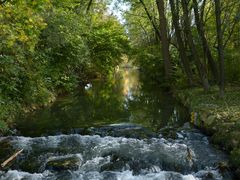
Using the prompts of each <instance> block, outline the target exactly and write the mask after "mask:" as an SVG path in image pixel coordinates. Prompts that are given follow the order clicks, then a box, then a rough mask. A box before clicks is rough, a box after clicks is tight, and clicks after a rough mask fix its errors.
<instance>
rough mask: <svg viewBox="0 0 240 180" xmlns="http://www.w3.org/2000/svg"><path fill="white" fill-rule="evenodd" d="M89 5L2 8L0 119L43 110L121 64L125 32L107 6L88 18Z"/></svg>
mask: <svg viewBox="0 0 240 180" xmlns="http://www.w3.org/2000/svg"><path fill="white" fill-rule="evenodd" d="M87 3H88V1H82V2H81V3H76V2H75V1H74V0H68V1H64V2H62V1H49V0H41V1H30V0H26V1H15V0H14V1H7V2H6V3H5V4H4V6H0V22H1V23H0V29H1V31H0V78H1V81H0V97H1V107H0V112H1V113H0V120H4V121H5V122H7V121H8V122H10V121H11V120H12V119H13V117H14V116H15V115H16V113H17V112H20V111H21V109H24V110H27V109H29V107H30V108H36V107H40V106H44V105H47V104H49V103H50V102H51V101H52V100H53V99H54V97H55V96H56V95H57V94H59V93H65V92H72V91H73V89H75V88H76V87H77V86H78V85H79V84H83V83H86V82H87V81H89V80H90V79H91V78H93V77H95V74H100V75H101V76H107V75H109V74H111V72H112V71H113V69H114V67H115V66H116V65H118V64H119V63H120V62H121V57H122V54H125V53H126V50H127V49H128V47H129V46H128V38H127V37H126V35H125V29H124V28H123V26H122V25H121V24H120V23H119V22H118V21H117V20H116V18H114V17H112V16H110V15H106V14H103V13H102V12H103V10H106V5H107V4H106V2H101V3H100V4H101V5H99V6H96V7H92V8H95V9H93V10H92V12H91V14H86V6H87ZM16 106H17V108H16ZM1 126H2V127H3V124H2V125H1Z"/></svg>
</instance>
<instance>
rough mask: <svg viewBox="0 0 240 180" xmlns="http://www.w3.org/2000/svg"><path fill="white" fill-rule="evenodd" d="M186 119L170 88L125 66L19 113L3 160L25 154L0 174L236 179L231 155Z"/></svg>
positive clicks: (4, 143)
mask: <svg viewBox="0 0 240 180" xmlns="http://www.w3.org/2000/svg"><path fill="white" fill-rule="evenodd" d="M188 120H189V115H188V112H187V110H186V109H185V108H184V107H183V106H182V105H181V104H179V103H178V102H177V101H176V100H175V99H174V98H173V97H172V96H171V95H170V93H167V92H163V91H161V90H160V88H158V87H156V85H155V86H153V85H151V81H145V82H144V81H141V80H140V78H139V72H138V71H137V70H136V69H133V68H125V69H121V70H120V71H119V72H118V73H116V74H115V75H114V77H113V78H111V79H109V80H105V81H96V82H93V83H92V84H88V85H87V86H86V87H85V88H83V89H79V90H77V91H76V92H75V93H74V94H73V95H69V96H67V97H61V98H59V99H58V100H57V101H56V102H55V103H54V104H53V105H52V106H51V107H50V108H46V109H42V110H39V111H37V112H34V113H32V114H30V115H29V114H28V115H27V116H26V115H22V116H21V117H19V118H18V121H16V127H17V131H18V133H19V134H18V136H10V137H2V138H0V161H1V162H2V161H3V160H4V159H6V157H8V156H9V155H11V154H13V153H14V152H16V150H19V149H23V153H22V154H21V155H20V156H18V158H17V159H16V160H15V161H13V162H11V163H10V164H9V165H8V167H6V168H4V169H3V171H0V179H67V180H68V179H83V180H85V179H89V180H92V179H96V180H98V179H110V180H111V179H113V180H115V179H122V180H125V179H126V180H133V179H137V180H138V179H140V180H141V179H142V180H145V179H167V180H168V179H169V180H170V179H231V173H230V172H229V171H227V170H225V169H224V168H223V166H222V164H224V163H225V162H226V161H227V160H228V157H227V155H225V154H224V153H223V152H221V151H219V150H217V149H215V148H214V147H212V146H211V145H210V144H209V142H208V138H207V137H206V136H204V135H203V134H201V133H200V132H199V131H198V130H196V129H194V128H192V127H191V126H190V125H189V123H187V122H188Z"/></svg>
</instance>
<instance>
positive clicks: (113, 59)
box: [87, 18, 129, 75]
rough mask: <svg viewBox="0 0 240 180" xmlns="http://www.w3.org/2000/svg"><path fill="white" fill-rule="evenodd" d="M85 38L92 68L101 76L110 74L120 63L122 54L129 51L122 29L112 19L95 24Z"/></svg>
mask: <svg viewBox="0 0 240 180" xmlns="http://www.w3.org/2000/svg"><path fill="white" fill-rule="evenodd" d="M95 21H99V19H95ZM87 38H88V40H87V44H88V47H89V50H90V55H91V60H92V61H91V62H92V64H93V68H94V69H95V70H96V71H98V72H100V73H101V74H105V75H106V74H109V73H111V72H112V71H113V70H114V69H113V68H114V67H116V66H117V65H118V64H120V63H121V62H122V59H121V58H122V54H124V53H125V54H126V53H127V50H128V49H129V45H128V39H127V37H126V36H125V35H124V28H123V27H122V26H121V25H120V23H119V22H118V21H117V20H116V19H114V18H111V19H108V20H105V21H103V22H100V23H99V22H96V25H95V26H93V27H92V30H91V33H90V34H89V36H88V37H87Z"/></svg>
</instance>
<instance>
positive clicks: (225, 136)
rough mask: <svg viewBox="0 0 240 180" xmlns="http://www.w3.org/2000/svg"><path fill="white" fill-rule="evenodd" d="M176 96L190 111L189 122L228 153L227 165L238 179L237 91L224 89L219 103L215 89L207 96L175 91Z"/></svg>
mask: <svg viewBox="0 0 240 180" xmlns="http://www.w3.org/2000/svg"><path fill="white" fill-rule="evenodd" d="M175 96H176V97H177V98H178V99H179V100H180V101H181V102H182V103H183V104H184V105H185V106H186V107H188V108H189V110H190V112H191V122H192V123H193V124H194V125H195V126H196V127H198V128H200V129H201V130H203V131H204V132H205V133H206V134H208V135H209V136H210V139H211V142H212V143H213V144H215V145H217V146H219V147H220V148H221V149H223V150H225V151H227V152H229V153H230V163H231V165H232V166H233V167H234V168H235V169H237V172H238V174H239V175H240V87H227V88H226V94H225V96H224V98H222V99H221V98H219V92H218V88H216V87H215V88H212V89H211V91H210V92H208V93H204V92H203V90H202V89H201V88H193V89H184V90H178V91H176V92H175Z"/></svg>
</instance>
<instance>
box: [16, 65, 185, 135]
mask: <svg viewBox="0 0 240 180" xmlns="http://www.w3.org/2000/svg"><path fill="white" fill-rule="evenodd" d="M186 118H187V117H186V113H185V109H184V108H183V107H182V106H180V105H179V104H177V102H176V101H175V99H174V98H173V97H172V96H170V95H169V94H167V93H163V92H162V91H161V90H160V89H159V88H158V87H153V86H150V85H148V83H147V82H141V81H140V78H139V72H138V70H136V69H134V68H123V69H120V70H119V71H118V73H116V75H115V76H114V77H113V78H112V79H108V80H105V81H95V82H93V83H92V84H88V85H87V86H86V87H85V88H83V90H79V91H77V92H76V93H75V94H74V95H70V96H67V97H61V98H59V99H58V100H57V101H56V102H55V103H54V104H53V105H52V107H51V108H46V109H42V110H39V111H37V112H34V113H32V114H30V115H29V114H28V115H26V117H20V118H19V119H18V121H17V122H16V127H17V128H18V130H19V131H20V132H21V133H22V135H24V136H40V135H49V134H56V133H59V132H63V133H66V132H69V130H71V129H75V128H88V127H99V126H103V125H108V124H116V123H136V124H140V125H143V126H145V127H148V128H151V129H152V130H155V131H158V130H159V129H160V128H163V127H166V126H178V125H182V124H183V123H184V122H185V121H186Z"/></svg>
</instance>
